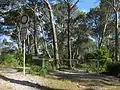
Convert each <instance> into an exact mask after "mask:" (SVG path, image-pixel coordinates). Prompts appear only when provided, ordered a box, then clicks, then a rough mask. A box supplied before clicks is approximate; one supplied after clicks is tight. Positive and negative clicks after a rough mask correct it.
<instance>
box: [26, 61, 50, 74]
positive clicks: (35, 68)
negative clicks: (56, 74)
mask: <svg viewBox="0 0 120 90" xmlns="http://www.w3.org/2000/svg"><path fill="white" fill-rule="evenodd" d="M51 70H52V67H51V65H50V63H49V61H45V65H44V67H42V65H41V66H40V65H32V66H31V68H30V70H28V73H29V74H34V75H42V76H45V75H46V74H48V73H49V72H50V71H51Z"/></svg>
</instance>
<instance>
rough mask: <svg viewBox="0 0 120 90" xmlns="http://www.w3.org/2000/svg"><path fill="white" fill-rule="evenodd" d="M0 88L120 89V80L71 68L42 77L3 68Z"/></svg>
mask: <svg viewBox="0 0 120 90" xmlns="http://www.w3.org/2000/svg"><path fill="white" fill-rule="evenodd" d="M0 90H120V82H119V79H118V78H116V77H113V76H106V75H100V74H88V73H79V72H73V71H71V70H65V71H54V72H51V73H50V74H49V75H46V76H45V77H41V76H34V75H29V74H27V75H25V76H24V75H23V73H22V72H18V71H17V70H16V69H10V68H4V69H3V68H1V69H0Z"/></svg>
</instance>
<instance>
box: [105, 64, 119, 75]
mask: <svg viewBox="0 0 120 90" xmlns="http://www.w3.org/2000/svg"><path fill="white" fill-rule="evenodd" d="M106 71H107V73H108V74H109V75H114V76H118V74H119V73H120V62H116V63H109V64H108V65H107V67H106Z"/></svg>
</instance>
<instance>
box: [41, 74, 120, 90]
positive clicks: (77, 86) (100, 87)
mask: <svg viewBox="0 0 120 90" xmlns="http://www.w3.org/2000/svg"><path fill="white" fill-rule="evenodd" d="M41 79H42V80H43V82H44V86H46V87H49V88H53V89H54V90H120V86H119V85H116V86H115V85H110V84H106V83H103V81H101V80H92V79H91V80H90V79H89V80H80V81H75V82H72V81H70V80H65V79H58V78H57V77H56V76H50V75H48V76H46V77H45V78H44V77H41Z"/></svg>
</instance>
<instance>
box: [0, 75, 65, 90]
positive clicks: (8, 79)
mask: <svg viewBox="0 0 120 90" xmlns="http://www.w3.org/2000/svg"><path fill="white" fill-rule="evenodd" d="M0 78H1V79H3V80H5V81H9V82H10V83H15V84H20V85H24V86H29V87H33V88H37V89H40V90H58V89H55V88H49V87H46V86H41V85H40V84H38V83H32V82H29V81H24V80H23V81H21V80H15V79H11V78H8V77H5V76H3V75H0ZM59 90H63V89H59Z"/></svg>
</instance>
